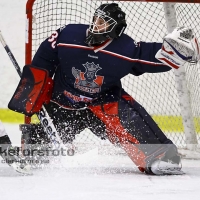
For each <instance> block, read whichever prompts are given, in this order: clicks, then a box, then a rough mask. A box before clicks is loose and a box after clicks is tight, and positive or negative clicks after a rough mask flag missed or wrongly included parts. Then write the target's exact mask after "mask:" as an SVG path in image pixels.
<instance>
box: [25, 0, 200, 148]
mask: <svg viewBox="0 0 200 200" xmlns="http://www.w3.org/2000/svg"><path fill="white" fill-rule="evenodd" d="M106 2H116V3H118V4H119V6H120V7H121V8H122V9H123V11H125V13H126V18H127V23H128V27H127V29H126V33H127V34H128V35H130V36H131V37H132V38H133V39H135V40H136V41H140V40H142V41H147V42H162V38H163V37H164V36H165V35H166V34H167V32H171V31H172V30H173V28H174V27H176V26H188V27H191V28H193V29H194V33H195V35H196V36H197V38H198V39H199V41H200V18H199V16H200V0H181V1H179V0H176V1H175V2H174V1H173V0H167V1H164V0H162V1H153V0H149V1H145V0H142V1H131V0H126V1H123V0H121V1H118V0H116V1H96V0H92V1H90V3H88V1H87V0H28V1H27V4H26V16H27V18H26V22H27V23H26V56H25V58H26V60H25V62H26V64H29V63H30V62H31V60H32V56H33V55H34V53H35V52H36V50H37V48H38V46H39V44H40V43H41V42H42V41H43V40H44V39H45V38H47V37H48V36H50V35H51V32H52V31H54V30H56V29H58V28H59V27H61V26H63V25H65V24H68V23H87V24H88V23H90V21H91V19H92V15H93V13H94V10H95V8H97V7H98V6H99V5H100V4H101V3H106ZM199 67H200V66H199V64H198V65H195V66H189V65H186V66H185V68H183V70H181V71H175V70H171V71H170V72H166V73H162V74H145V75H142V76H141V77H134V76H131V75H128V76H127V77H125V78H123V79H122V83H123V87H124V88H125V90H126V91H127V92H128V93H129V94H131V95H132V96H133V97H134V98H135V99H136V100H137V101H139V102H140V103H141V104H142V105H143V106H144V107H145V108H146V110H147V111H148V112H149V113H150V114H151V115H152V117H153V118H154V120H155V121H156V122H157V124H158V125H159V127H160V128H161V129H162V130H163V131H164V132H165V134H166V135H167V136H168V137H169V138H171V139H172V140H173V141H174V142H175V143H176V145H178V147H180V148H188V149H191V150H194V149H196V148H197V147H199V142H200V136H199V133H200V110H199V108H200V104H199V98H200V96H199V95H200V90H199V83H200V77H199V76H200V73H199ZM87 132H88V131H86V133H84V134H83V135H84V136H83V137H86V139H88V138H89V139H88V140H89V142H91V143H96V141H93V140H96V139H94V138H92V139H91V138H90V137H88V136H87ZM88 134H90V133H88ZM85 135H86V136H85ZM78 137H79V136H78ZM79 138H81V134H80V137H79ZM77 140H78V139H77ZM80 140H81V141H83V140H84V139H83V138H81V139H80ZM87 142H88V141H87ZM98 144H100V145H101V144H102V142H98Z"/></svg>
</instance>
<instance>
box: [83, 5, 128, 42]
mask: <svg viewBox="0 0 200 200" xmlns="http://www.w3.org/2000/svg"><path fill="white" fill-rule="evenodd" d="M125 15H126V14H125V13H124V12H123V11H122V10H121V8H120V7H119V6H118V4H116V3H111V4H102V5H101V6H100V7H99V8H97V9H96V11H95V13H94V17H93V21H92V23H91V24H90V27H89V31H88V36H87V37H86V40H85V42H86V43H87V44H89V45H99V44H101V43H103V42H105V41H106V40H107V39H114V38H118V37H120V36H121V34H122V33H123V32H124V30H125V28H126V26H127V24H126V20H125ZM99 20H100V22H99Z"/></svg>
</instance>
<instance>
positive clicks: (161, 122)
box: [0, 109, 200, 133]
mask: <svg viewBox="0 0 200 200" xmlns="http://www.w3.org/2000/svg"><path fill="white" fill-rule="evenodd" d="M152 118H153V119H154V120H155V121H156V123H157V124H158V126H159V127H160V128H161V129H162V130H163V131H164V132H183V131H184V128H183V123H182V117H180V116H167V115H153V116H152ZM0 120H1V121H2V122H5V123H19V124H20V123H24V115H23V114H19V113H17V112H14V111H11V110H9V109H0ZM31 121H32V122H33V123H37V122H38V118H37V116H36V115H34V116H33V117H32V120H31ZM194 123H195V129H196V132H198V133H200V118H194Z"/></svg>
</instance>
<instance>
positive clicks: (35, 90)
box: [8, 65, 53, 116]
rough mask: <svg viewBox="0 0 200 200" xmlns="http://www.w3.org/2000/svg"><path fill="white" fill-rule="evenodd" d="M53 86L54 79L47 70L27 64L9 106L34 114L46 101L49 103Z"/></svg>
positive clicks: (20, 111) (15, 109)
mask: <svg viewBox="0 0 200 200" xmlns="http://www.w3.org/2000/svg"><path fill="white" fill-rule="evenodd" d="M52 88H53V80H52V79H51V78H49V74H48V71H47V70H45V69H41V68H37V67H35V66H32V65H25V66H24V68H23V72H22V77H21V80H20V82H19V84H18V86H17V88H16V90H15V92H14V95H13V96H12V98H11V100H10V102H9V104H8V108H9V109H11V110H13V111H16V112H19V113H22V114H25V115H26V116H32V115H33V114H35V113H37V112H39V110H40V109H41V107H42V105H43V104H44V103H45V104H47V103H49V101H50V98H51V95H52Z"/></svg>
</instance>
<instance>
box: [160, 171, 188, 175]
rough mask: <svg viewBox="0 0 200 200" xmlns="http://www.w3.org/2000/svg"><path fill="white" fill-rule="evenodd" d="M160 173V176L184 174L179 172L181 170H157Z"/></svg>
mask: <svg viewBox="0 0 200 200" xmlns="http://www.w3.org/2000/svg"><path fill="white" fill-rule="evenodd" d="M159 171H160V172H162V173H163V174H162V175H183V174H185V172H183V171H181V170H159Z"/></svg>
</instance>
